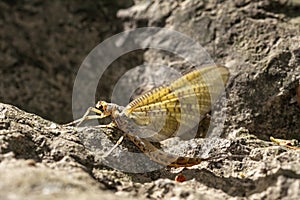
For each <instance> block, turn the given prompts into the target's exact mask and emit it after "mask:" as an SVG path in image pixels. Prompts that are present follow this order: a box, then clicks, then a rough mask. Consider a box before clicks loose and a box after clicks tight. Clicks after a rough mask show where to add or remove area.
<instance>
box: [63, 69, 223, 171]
mask: <svg viewBox="0 0 300 200" xmlns="http://www.w3.org/2000/svg"><path fill="white" fill-rule="evenodd" d="M228 78H229V72H228V69H227V68H226V67H224V66H221V65H209V66H204V67H201V68H197V69H195V70H193V71H191V72H189V73H187V74H185V75H183V76H182V77H180V78H178V79H176V80H174V81H172V82H170V83H169V84H166V85H163V86H160V87H157V88H155V89H153V90H150V91H149V92H146V93H145V94H142V95H140V96H139V97H137V98H135V99H134V100H133V101H131V102H130V103H129V104H128V105H127V106H126V107H123V106H119V105H117V104H114V103H107V102H105V101H98V103H97V104H96V106H95V107H90V108H88V110H87V111H86V113H85V114H84V115H83V117H82V118H80V119H78V120H75V121H74V122H71V123H69V124H68V125H71V124H77V126H79V124H81V123H82V122H83V121H85V120H88V119H100V118H104V117H107V116H111V119H112V122H111V123H110V124H108V125H100V127H115V126H117V127H118V128H119V129H121V130H122V131H123V132H124V135H123V136H122V137H121V138H120V139H119V141H118V142H117V144H116V145H115V146H114V147H113V148H112V149H111V150H110V151H109V152H108V153H107V154H106V155H108V154H109V153H111V151H112V150H113V149H114V148H115V147H117V145H118V144H120V143H121V141H122V139H123V138H124V137H125V136H126V137H128V138H129V139H130V140H131V141H132V142H133V143H134V144H135V145H136V146H137V147H138V148H139V149H140V150H141V151H142V152H143V153H145V154H146V155H147V156H148V157H149V158H150V159H151V160H153V161H155V162H157V163H160V164H163V165H166V166H172V167H187V166H192V165H196V164H199V163H200V162H201V161H203V160H206V159H201V158H195V157H193V158H192V157H181V156H176V155H173V154H170V153H167V152H164V151H162V150H160V149H158V148H156V147H155V146H154V145H153V143H152V142H159V141H162V140H165V139H167V138H170V137H174V136H179V137H183V138H186V137H185V136H186V135H188V134H189V131H190V130H191V128H193V127H194V126H196V125H197V124H199V122H200V121H201V120H202V119H203V118H204V117H205V115H206V114H207V113H208V112H209V111H210V110H211V106H212V104H213V103H214V102H215V101H216V100H217V98H218V97H219V95H220V93H221V92H222V90H224V85H225V84H226V83H227V81H228ZM91 112H94V113H96V115H89V114H90V113H91Z"/></svg>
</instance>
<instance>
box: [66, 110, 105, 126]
mask: <svg viewBox="0 0 300 200" xmlns="http://www.w3.org/2000/svg"><path fill="white" fill-rule="evenodd" d="M90 112H95V113H99V112H100V111H99V110H98V109H96V108H94V107H89V108H88V109H87V111H86V112H85V113H84V115H83V116H82V117H81V118H79V119H77V120H75V121H72V122H70V123H67V124H65V125H64V126H72V125H76V126H77V127H78V126H79V125H80V124H81V123H82V122H84V121H86V120H90V119H101V118H103V117H102V116H100V115H89V114H90ZM99 114H101V113H99Z"/></svg>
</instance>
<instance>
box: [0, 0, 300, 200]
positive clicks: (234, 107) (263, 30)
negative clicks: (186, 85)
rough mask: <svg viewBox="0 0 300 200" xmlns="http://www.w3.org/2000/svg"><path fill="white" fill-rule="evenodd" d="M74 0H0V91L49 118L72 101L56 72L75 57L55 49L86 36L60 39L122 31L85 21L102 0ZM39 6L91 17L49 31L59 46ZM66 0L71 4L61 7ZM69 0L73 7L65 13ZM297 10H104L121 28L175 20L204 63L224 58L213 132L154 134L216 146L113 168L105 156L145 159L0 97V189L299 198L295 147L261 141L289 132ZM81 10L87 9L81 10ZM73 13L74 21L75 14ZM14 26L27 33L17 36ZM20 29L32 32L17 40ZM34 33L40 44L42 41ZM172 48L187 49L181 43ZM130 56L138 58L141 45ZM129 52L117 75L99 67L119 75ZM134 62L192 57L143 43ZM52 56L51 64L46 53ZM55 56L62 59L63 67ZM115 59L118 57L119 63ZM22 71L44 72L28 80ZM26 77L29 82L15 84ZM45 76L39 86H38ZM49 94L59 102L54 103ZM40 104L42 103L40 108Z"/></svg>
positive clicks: (113, 134) (58, 194) (299, 157)
mask: <svg viewBox="0 0 300 200" xmlns="http://www.w3.org/2000/svg"><path fill="white" fill-rule="evenodd" d="M24 5H26V6H24ZM85 5H86V7H85V8H82V7H81V6H79V4H78V5H77V6H78V7H77V9H75V8H74V7H73V6H71V5H70V4H69V3H62V2H60V1H56V3H53V4H51V5H46V3H41V2H40V1H34V2H32V3H25V4H21V3H11V2H10V1H3V2H1V3H0V6H1V7H0V8H1V10H3V12H1V13H2V14H1V19H2V20H1V26H3V27H4V28H3V29H2V30H1V40H2V41H4V42H3V44H2V43H1V44H2V45H1V47H0V48H1V49H2V52H4V56H3V57H1V59H3V60H2V65H3V67H2V68H1V72H3V73H1V82H0V83H1V100H2V101H4V102H10V103H11V104H14V103H15V105H18V106H19V107H21V108H24V109H26V110H31V111H34V112H36V113H40V115H41V116H44V117H45V118H48V119H55V120H56V121H57V122H61V121H65V120H64V119H68V118H70V116H71V113H69V114H68V113H65V112H63V113H65V115H62V113H60V114H58V113H59V111H61V110H62V108H63V107H64V108H69V110H71V105H70V104H69V105H68V106H65V105H67V103H66V102H68V101H69V102H71V100H70V96H69V98H64V96H61V95H60V94H64V92H66V91H69V90H71V87H72V84H71V85H68V84H65V81H70V80H66V79H65V77H70V79H73V78H74V76H75V74H74V73H76V72H75V71H76V70H75V69H73V68H72V67H68V66H70V65H79V63H80V62H79V61H78V60H80V58H78V57H72V56H71V54H69V52H65V54H64V53H63V52H61V51H63V49H64V50H65V51H66V48H65V46H68V45H71V46H73V45H77V42H79V41H81V40H85V42H88V43H89V45H87V46H86V47H85V48H84V50H83V49H82V48H83V47H82V46H81V48H78V46H73V47H72V48H69V49H71V50H73V51H76V54H77V53H78V52H80V55H82V56H84V55H85V53H87V51H88V50H89V49H91V48H93V44H94V42H95V40H96V41H97V42H98V40H101V39H99V38H98V37H96V36H95V38H96V39H95V40H93V39H92V38H93V37H90V36H91V35H93V34H96V35H97V34H100V32H99V31H100V30H101V31H104V32H105V33H107V34H108V35H109V34H113V33H114V31H116V32H118V31H119V30H121V28H117V29H113V33H112V32H110V31H111V30H110V29H105V28H104V29H102V28H103V26H102V25H103V24H102V23H101V22H100V23H99V22H98V21H97V20H96V19H98V17H97V16H98V14H99V13H98V10H97V9H100V8H102V9H104V11H105V12H111V11H108V10H106V9H107V7H105V6H107V5H106V4H105V5H100V6H99V7H100V8H99V7H96V6H95V4H93V3H92V4H91V5H89V4H85ZM43 6H49V7H50V8H51V9H53V10H52V11H51V12H52V13H53V14H52V15H51V16H53V17H55V16H59V17H58V18H62V20H63V21H62V22H61V25H60V26H62V27H63V28H62V29H64V28H66V29H67V30H70V31H71V32H68V33H69V34H68V35H72V33H74V32H77V31H78V32H80V31H81V30H82V27H81V26H79V25H78V24H81V25H84V24H86V25H87V24H88V25H89V26H90V27H94V28H95V27H98V28H97V30H96V31H95V30H94V29H93V30H94V31H92V30H91V32H89V31H87V32H84V33H82V35H81V34H79V35H78V34H73V35H72V36H74V37H75V36H76V38H77V39H76V38H75V39H74V38H73V39H74V40H73V39H72V37H67V38H68V40H67V39H63V37H61V36H57V38H58V39H59V41H63V42H59V43H60V46H59V47H61V48H62V50H61V51H59V52H60V53H57V52H56V51H55V50H53V48H51V47H54V46H55V44H56V43H55V42H54V43H53V42H51V41H50V40H47V39H48V37H47V34H50V35H52V34H53V32H55V33H57V34H58V30H60V28H59V27H60V26H59V25H57V24H56V25H53V26H51V24H52V23H54V22H55V23H56V22H57V21H59V20H58V19H57V18H55V19H53V21H52V22H51V20H50V22H48V21H47V20H46V21H43V19H48V18H47V17H46V16H48V15H50V14H47V12H46V13H44V12H42V11H43V9H42V8H43ZM114 6H115V5H114ZM119 6H120V5H119ZM75 7H76V6H75ZM65 8H67V10H69V11H71V12H66V11H64V9H65ZM81 8H82V9H81ZM119 8H120V7H117V9H119ZM51 9H50V10H51ZM57 9H59V11H58V10H57ZM61 9H63V10H62V11H61ZM74 9H75V11H76V12H73V11H74ZM114 9H115V10H114V11H113V12H116V10H117V9H116V7H114ZM50 10H49V11H48V12H50ZM77 11H78V12H77ZM92 11H94V12H92ZM104 11H103V12H104ZM10 13H13V17H11V15H10ZM299 13H300V3H299V1H296V0H294V1H271V0H269V1H268V0H257V1H248V0H235V1H229V0H228V1H213V0H212V1H200V0H199V1H189V0H187V1H170V2H169V1H159V0H155V1H135V5H133V6H132V7H130V8H128V9H123V10H120V11H119V12H118V14H117V16H118V17H119V18H118V19H115V17H114V16H113V15H108V16H109V17H112V18H113V19H114V20H118V21H119V20H122V23H123V24H124V29H125V30H128V29H129V28H132V27H141V26H158V27H166V28H171V29H175V30H177V31H180V32H182V33H184V34H186V35H188V36H190V37H191V38H193V39H194V40H195V41H197V42H199V43H200V44H201V45H202V46H204V47H205V48H206V50H207V51H208V52H209V53H210V54H211V55H212V57H213V59H214V61H215V62H219V63H223V64H225V65H226V66H228V67H229V69H230V72H231V76H232V77H231V79H230V81H229V84H228V86H227V89H226V96H227V105H226V108H224V111H225V112H226V120H225V126H224V130H223V131H222V138H217V139H216V138H205V139H200V138H199V139H193V140H190V141H178V140H177V139H176V138H173V139H169V140H168V141H167V142H165V143H163V144H162V147H163V148H166V151H170V152H175V153H181V154H184V155H193V156H203V150H205V149H208V148H207V146H209V145H213V146H214V145H215V146H214V147H215V148H210V151H211V152H210V153H212V155H216V157H215V158H214V159H211V160H209V161H207V162H202V163H201V164H199V165H197V166H193V167H190V168H184V169H177V170H175V169H169V168H166V167H162V166H154V165H149V166H150V167H153V166H154V167H156V170H154V171H148V172H145V173H142V172H140V173H130V172H124V171H122V170H117V169H112V168H111V167H109V166H111V164H113V163H115V162H117V163H119V164H118V166H119V167H120V168H122V169H124V167H127V169H138V168H139V167H141V168H142V167H145V165H144V163H146V160H143V159H145V158H144V157H141V158H139V157H137V156H134V154H130V155H128V154H126V152H137V153H138V152H139V150H138V149H137V148H136V147H135V146H134V145H133V144H132V143H131V142H130V141H129V140H127V139H125V141H123V143H122V144H123V145H122V146H121V148H117V149H116V150H115V151H114V152H112V154H110V155H109V157H106V158H103V154H105V153H106V152H107V151H108V150H109V149H110V146H111V145H113V142H111V140H110V139H112V140H113V141H116V139H117V138H118V137H119V136H120V135H121V134H122V133H121V132H120V131H119V130H111V129H100V128H95V127H83V128H73V127H64V126H61V125H59V124H57V123H55V122H51V121H48V120H45V119H43V118H41V117H39V116H37V115H35V114H31V113H27V112H25V111H22V110H20V109H19V108H16V107H15V106H12V105H8V104H2V103H1V104H0V179H1V183H0V198H1V199H53V198H57V199H74V198H76V199H87V198H88V199H99V198H101V199H121V198H122V199H132V198H137V199H299V197H300V171H299V170H300V151H299V150H294V149H290V148H287V147H283V146H279V145H277V144H275V143H272V142H270V141H269V137H270V136H273V137H275V138H282V139H297V140H300V135H299V127H300V120H299V119H300V108H299V106H298V104H297V101H296V88H297V86H298V83H299V79H300V15H299ZM24 14H25V15H24ZM91 15H93V16H94V18H93V19H94V20H92V21H89V20H86V19H90V18H89V17H88V16H91ZM33 16H41V17H38V18H34V17H33ZM61 16H62V17H61ZM67 16H69V18H68V17H67ZM75 16H77V17H78V18H77V20H79V21H80V22H82V23H76V22H77V21H76V22H75V21H74V20H76V17H75ZM100 18H101V17H100ZM109 19H110V18H109ZM113 19H112V20H113ZM64 20H66V21H64ZM104 21H105V20H104ZM29 22H30V23H29ZM40 23H42V24H43V23H46V24H47V25H48V26H47V27H46V28H45V29H44V27H43V28H41V27H40V29H41V32H34V31H32V32H31V31H29V30H34V29H35V28H37V27H39V26H37V24H40ZM118 23H120V21H119V22H118ZM92 24H93V25H92ZM101 24H102V25H101ZM73 25H74V26H73ZM75 25H76V26H75ZM20 27H21V28H20ZM51 27H52V28H53V29H51ZM105 27H106V28H107V26H105ZM118 27H119V26H118ZM48 28H49V29H48ZM98 29H99V30H98ZM51 30H52V31H53V32H52V31H51ZM8 33H10V34H8ZM89 33H90V34H91V35H90V34H89ZM15 34H17V36H16V35H15ZM18 34H19V36H18ZM24 34H25V35H26V34H27V36H26V37H25V39H24V38H23V37H24V36H23V35H24ZM105 35H106V34H103V35H102V36H103V38H105V37H107V35H106V36H105ZM64 37H66V35H64ZM154 37H155V35H154ZM22 38H23V39H22ZM26 38H27V39H26ZM28 38H29V39H30V38H31V39H32V42H28ZM45 40H46V41H48V42H49V44H48V43H46V42H43V41H45ZM30 41H31V40H30ZM64 41H68V42H64ZM163 42H165V41H163ZM85 44H87V43H85ZM30 45H33V48H32V47H30ZM40 45H44V46H46V48H43V50H39V48H37V47H38V46H40ZM170 45H173V44H170ZM181 48H183V49H186V50H187V51H188V48H189V46H183V47H181ZM32 49H35V51H33V50H32ZM49 49H50V50H49ZM69 49H68V50H69ZM78 49H80V51H79V50H78ZM49 52H50V53H49ZM63 54H64V55H65V56H62V55H63ZM8 55H9V56H8ZM45 55H48V56H45ZM77 56H78V55H77ZM79 57H80V56H79ZM134 57H137V58H140V54H138V55H134ZM61 59H63V60H61ZM73 59H75V60H76V61H72V60H73ZM137 60H139V59H137ZM137 60H135V61H132V60H131V59H130V58H129V59H128V60H125V61H121V64H125V63H127V62H128V65H127V66H126V67H123V68H121V69H120V70H118V71H117V72H116V73H117V74H108V75H111V76H113V77H114V78H115V77H118V76H120V74H118V73H123V72H124V70H126V69H127V67H128V66H130V64H129V63H131V66H132V63H138V62H139V61H137ZM52 61H53V62H52ZM144 61H145V63H149V66H148V67H151V63H165V64H166V65H168V66H171V67H173V68H174V69H178V70H182V71H185V70H188V69H189V68H190V67H191V66H189V65H188V64H187V63H186V61H185V60H183V59H179V58H177V57H175V56H173V55H170V54H168V53H166V52H164V51H157V50H154V49H149V50H146V51H145V54H144ZM55 62H57V64H53V63H55ZM64 62H66V63H69V64H68V65H67V66H64V64H63V63H64ZM70 63H73V64H70ZM75 63H76V64H75ZM114 64H115V65H116V66H118V65H119V64H120V63H118V62H117V63H114ZM54 66H58V67H54ZM64 67H65V68H64ZM72 70H75V71H72ZM158 70H159V69H158ZM35 72H36V73H35ZM148 72H149V69H147V66H146V68H145V69H144V70H137V72H136V73H138V74H137V75H138V76H137V79H141V80H145V84H147V81H148V82H149V83H150V82H151V78H148V79H147V78H145V77H147V74H148ZM157 74H159V73H158V72H157ZM69 75H70V76H69ZM33 77H38V78H36V80H38V79H40V80H43V81H45V82H40V84H38V83H39V82H38V81H37V82H35V81H34V80H35V79H34V78H33ZM109 77H110V76H107V77H104V78H106V79H107V85H106V86H104V89H103V90H101V91H102V92H103V93H102V94H101V96H102V95H104V94H107V95H109V93H110V92H111V91H110V90H111V89H112V85H111V82H110V80H108V79H109ZM106 79H105V80H106ZM28 81H29V82H28ZM25 82H27V83H28V84H26V85H24V83H25ZM104 82H105V81H104ZM44 84H45V85H48V84H50V86H48V87H43V85H44ZM66 85H68V86H66ZM52 86H53V87H52ZM17 88H21V89H19V90H17ZM61 88H62V89H61ZM45 90H46V91H47V92H51V91H52V90H54V91H56V92H54V93H51V94H52V95H49V94H47V93H42V94H41V93H40V92H43V91H44V92H45ZM5 94H6V95H5ZM37 94H38V95H37ZM40 94H41V95H40ZM54 94H56V95H54ZM26 95H27V96H26ZM39 95H40V96H39ZM66 95H67V94H66ZM68 95H71V94H70V93H68ZM35 97H36V98H35ZM12 99H13V100H15V101H12ZM68 99H69V100H68ZM9 100H10V101H9ZM57 101H58V102H59V103H58V104H56V103H54V102H57ZM61 101H64V102H61ZM22 102H23V104H22ZM51 103H53V104H51ZM47 104H48V105H53V106H52V107H51V106H50V107H44V106H46V105H47ZM57 106H58V107H57ZM39 109H40V110H39ZM64 111H65V110H64ZM54 116H61V117H58V118H55V117H54ZM107 135H108V136H109V138H108V137H107ZM178 147H180V148H179V150H178ZM178 151H180V152H178ZM205 153H207V152H205ZM136 155H138V154H136ZM218 155H219V156H218ZM139 159H141V160H139ZM121 164H122V165H121ZM178 173H182V174H183V175H184V176H185V177H186V179H187V180H186V181H185V182H182V183H180V182H176V181H174V179H175V176H176V175H178Z"/></svg>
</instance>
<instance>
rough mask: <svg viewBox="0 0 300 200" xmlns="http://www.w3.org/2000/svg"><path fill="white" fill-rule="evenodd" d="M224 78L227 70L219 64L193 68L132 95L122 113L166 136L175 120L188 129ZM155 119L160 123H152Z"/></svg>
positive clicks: (220, 88) (203, 112)
mask: <svg viewBox="0 0 300 200" xmlns="http://www.w3.org/2000/svg"><path fill="white" fill-rule="evenodd" d="M228 77H229V72H228V69H227V68H226V67H223V66H220V65H211V66H206V67H202V68H200V69H196V70H193V71H191V72H189V73H187V74H186V75H184V76H182V77H180V78H179V79H176V80H175V81H173V82H171V83H170V84H168V85H165V86H160V87H158V88H155V89H153V90H151V91H149V92H147V93H145V94H143V95H141V96H140V97H138V98H136V99H135V100H133V101H132V102H131V103H129V104H128V106H127V107H126V108H125V110H124V112H125V113H126V115H127V116H128V117H130V118H131V119H133V120H134V121H135V122H136V123H137V124H139V125H149V124H150V123H152V124H153V125H152V126H151V127H152V128H151V129H154V130H155V129H157V130H156V131H157V132H158V134H159V132H160V131H161V132H160V133H161V134H162V133H163V134H162V136H163V135H165V136H166V137H169V136H170V135H171V133H169V131H171V130H175V129H176V128H178V123H179V124H180V125H183V126H186V127H190V128H193V127H194V126H195V125H197V124H196V123H199V121H200V120H201V119H202V118H203V117H204V115H205V114H206V113H207V112H209V111H210V109H211V105H212V103H214V101H215V100H216V99H217V97H218V96H219V95H220V93H221V92H222V90H223V89H224V84H226V82H227V80H228ZM162 121H164V125H162ZM176 121H177V122H178V123H176ZM156 122H158V124H160V125H159V126H156V125H155V124H156Z"/></svg>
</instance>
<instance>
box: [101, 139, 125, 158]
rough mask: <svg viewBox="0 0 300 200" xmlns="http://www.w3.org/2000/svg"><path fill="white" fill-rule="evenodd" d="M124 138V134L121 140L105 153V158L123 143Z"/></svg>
mask: <svg viewBox="0 0 300 200" xmlns="http://www.w3.org/2000/svg"><path fill="white" fill-rule="evenodd" d="M123 139H124V136H123V135H122V136H121V137H120V138H119V140H118V141H117V143H116V144H115V145H114V146H113V147H112V148H111V149H110V150H109V151H108V152H106V153H105V154H104V155H103V158H105V157H107V156H108V155H109V154H111V152H112V151H113V150H115V149H116V148H117V147H118V146H119V145H120V144H121V143H122V141H123Z"/></svg>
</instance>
